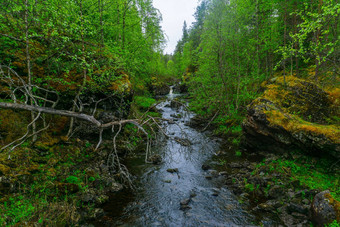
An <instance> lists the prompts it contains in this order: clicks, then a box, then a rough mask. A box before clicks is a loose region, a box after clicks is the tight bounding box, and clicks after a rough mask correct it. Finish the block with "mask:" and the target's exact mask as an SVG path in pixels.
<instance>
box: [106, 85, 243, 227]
mask: <svg viewBox="0 0 340 227" xmlns="http://www.w3.org/2000/svg"><path fill="white" fill-rule="evenodd" d="M174 96H176V95H175V94H173V93H172V92H171V93H170V94H169V96H168V100H167V101H165V102H163V103H162V104H161V105H160V107H159V108H160V109H162V110H163V118H166V119H173V120H174V122H175V124H169V123H164V125H163V126H164V130H165V131H166V132H167V134H168V135H170V136H171V138H177V141H176V139H166V140H165V139H164V140H160V141H159V142H160V143H159V146H157V147H154V149H155V152H157V153H159V154H160V155H161V156H162V158H163V163H162V164H161V165H157V166H155V165H149V164H145V163H144V162H143V160H144V157H143V156H141V155H140V156H137V157H134V158H130V159H128V160H126V162H127V163H126V165H127V166H128V168H129V170H130V171H131V172H132V173H133V174H136V175H137V176H139V178H138V179H139V180H138V182H137V183H136V184H137V186H138V190H137V191H136V192H131V191H123V192H120V193H117V194H116V195H115V196H114V197H113V198H112V202H111V203H109V204H108V205H107V206H106V207H105V211H106V212H108V214H107V216H110V218H112V220H113V223H114V225H115V226H248V225H249V222H248V215H247V214H246V213H245V212H244V211H242V209H241V208H240V206H239V204H238V202H237V200H236V198H235V197H234V196H233V195H232V193H231V192H230V191H229V190H228V189H226V188H225V187H223V177H217V178H214V179H213V180H208V179H207V178H206V175H207V174H208V173H207V172H205V171H203V170H202V164H203V163H204V162H205V161H206V160H207V159H209V158H210V157H211V156H212V154H213V153H215V152H217V151H218V148H219V144H218V143H217V142H215V141H212V140H211V139H209V138H208V137H207V136H206V135H205V134H203V133H201V132H198V131H196V130H195V129H192V128H190V127H189V126H187V125H186V124H185V123H187V122H188V121H189V119H190V118H191V117H192V116H193V115H192V114H191V113H187V112H185V111H184V108H183V107H180V108H178V109H172V108H171V107H170V105H169V104H170V101H171V99H172V98H173V97H174ZM178 138H179V139H187V140H189V141H190V143H191V145H189V146H187V145H188V144H183V143H180V142H178ZM175 168H177V169H178V172H175V173H170V172H168V171H167V170H168V169H175ZM185 200H186V201H185ZM181 202H182V203H185V204H186V205H185V206H183V205H182V206H181Z"/></svg>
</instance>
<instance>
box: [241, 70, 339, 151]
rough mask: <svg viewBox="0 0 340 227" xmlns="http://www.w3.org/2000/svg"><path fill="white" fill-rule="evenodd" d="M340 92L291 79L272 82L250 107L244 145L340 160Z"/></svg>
mask: <svg viewBox="0 0 340 227" xmlns="http://www.w3.org/2000/svg"><path fill="white" fill-rule="evenodd" d="M339 99H340V90H339V89H337V88H336V89H333V90H332V91H325V90H323V89H321V88H320V87H318V86H317V85H315V84H314V83H312V82H309V81H306V80H302V79H298V78H296V77H293V76H290V77H287V78H286V82H284V79H283V77H279V78H276V79H274V80H272V83H270V84H268V85H266V90H265V92H264V94H263V95H262V96H261V97H259V98H257V99H256V100H254V101H253V102H252V103H251V104H250V105H249V106H248V115H247V118H246V120H245V121H244V122H243V124H242V127H243V131H244V134H245V141H244V142H245V145H246V146H247V147H250V148H256V149H262V150H268V151H281V152H282V151H286V150H287V149H290V148H299V149H301V150H304V151H306V152H308V153H313V154H317V155H331V156H333V157H336V158H340V126H339V122H338V114H339V113H338V109H339Z"/></svg>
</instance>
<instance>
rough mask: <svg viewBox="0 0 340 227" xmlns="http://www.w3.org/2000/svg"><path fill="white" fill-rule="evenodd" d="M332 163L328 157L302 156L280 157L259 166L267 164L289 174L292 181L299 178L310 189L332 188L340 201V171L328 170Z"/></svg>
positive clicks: (270, 169)
mask: <svg viewBox="0 0 340 227" xmlns="http://www.w3.org/2000/svg"><path fill="white" fill-rule="evenodd" d="M331 165H332V162H331V160H328V159H324V158H322V159H315V158H312V157H308V156H302V157H301V158H299V159H297V160H284V159H278V160H272V161H270V162H269V163H265V162H262V163H260V164H259V165H258V167H260V166H267V168H268V169H269V171H271V172H273V171H276V172H280V173H283V174H287V175H289V176H290V179H291V180H292V181H294V180H298V181H299V182H300V184H301V185H304V186H306V187H308V188H310V189H317V190H321V191H324V190H330V192H331V195H332V196H333V197H334V198H335V199H336V200H338V201H339V200H340V181H339V179H340V175H339V173H335V174H334V173H328V172H327V170H328V168H329V167H330V166H331ZM255 171H256V170H255ZM253 173H254V172H253Z"/></svg>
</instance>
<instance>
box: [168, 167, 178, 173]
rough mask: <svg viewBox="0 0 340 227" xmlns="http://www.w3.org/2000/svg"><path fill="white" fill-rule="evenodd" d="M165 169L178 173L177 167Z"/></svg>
mask: <svg viewBox="0 0 340 227" xmlns="http://www.w3.org/2000/svg"><path fill="white" fill-rule="evenodd" d="M166 171H167V172H169V173H178V169H177V168H174V169H167V170H166Z"/></svg>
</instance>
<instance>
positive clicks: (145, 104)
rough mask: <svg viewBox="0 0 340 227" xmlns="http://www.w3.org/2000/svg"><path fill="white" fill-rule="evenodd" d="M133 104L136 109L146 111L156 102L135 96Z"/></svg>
mask: <svg viewBox="0 0 340 227" xmlns="http://www.w3.org/2000/svg"><path fill="white" fill-rule="evenodd" d="M134 102H135V104H136V105H137V106H138V107H141V108H144V109H147V108H150V107H151V106H152V105H154V104H155V103H156V100H155V99H153V98H150V97H146V96H135V98H134Z"/></svg>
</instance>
